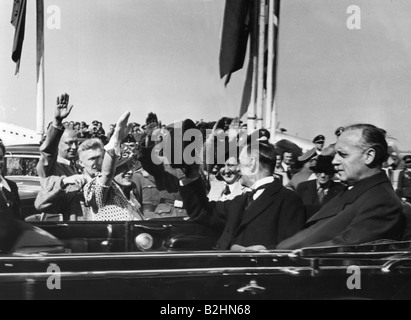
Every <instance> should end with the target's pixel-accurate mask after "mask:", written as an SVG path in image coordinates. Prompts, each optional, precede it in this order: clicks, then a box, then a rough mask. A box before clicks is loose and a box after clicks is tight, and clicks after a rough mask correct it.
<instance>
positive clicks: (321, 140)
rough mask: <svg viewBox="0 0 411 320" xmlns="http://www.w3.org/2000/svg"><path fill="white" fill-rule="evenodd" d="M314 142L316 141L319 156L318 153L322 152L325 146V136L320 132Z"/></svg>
mask: <svg viewBox="0 0 411 320" xmlns="http://www.w3.org/2000/svg"><path fill="white" fill-rule="evenodd" d="M313 143H314V145H315V147H314V150H315V153H316V154H317V156H318V155H320V154H321V151H322V150H323V148H324V143H325V137H324V136H323V135H322V134H319V135H318V136H316V137H315V138H314V139H313Z"/></svg>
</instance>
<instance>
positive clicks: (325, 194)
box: [296, 155, 345, 220]
mask: <svg viewBox="0 0 411 320" xmlns="http://www.w3.org/2000/svg"><path fill="white" fill-rule="evenodd" d="M332 160H333V157H332V156H323V155H319V156H318V158H317V161H316V165H315V166H314V168H313V170H314V172H315V174H316V176H317V179H316V180H309V181H305V182H301V183H300V184H299V185H298V186H297V190H296V191H297V194H298V195H299V196H300V197H301V199H302V201H303V204H304V206H305V208H306V213H307V220H308V219H309V218H311V217H312V216H313V215H314V213H316V212H317V211H318V210H320V208H321V207H322V206H323V205H324V204H325V203H327V202H328V201H329V200H331V199H332V198H334V197H335V196H336V195H337V194H338V193H340V192H341V191H343V190H344V188H345V185H344V184H342V183H339V182H335V181H334V180H333V178H334V175H335V173H336V171H335V169H334V166H333V164H332Z"/></svg>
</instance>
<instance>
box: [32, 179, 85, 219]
mask: <svg viewBox="0 0 411 320" xmlns="http://www.w3.org/2000/svg"><path fill="white" fill-rule="evenodd" d="M63 178H64V177H57V176H50V177H48V178H46V179H44V181H43V183H42V188H41V190H40V192H39V193H38V194H37V197H36V200H35V202H34V206H35V208H36V209H37V210H39V211H41V212H44V213H50V214H62V215H63V219H64V220H70V216H71V215H76V216H82V215H83V214H84V212H83V208H82V202H83V203H84V195H83V192H82V190H79V189H78V188H76V187H75V186H67V187H66V189H62V188H61V183H62V180H63Z"/></svg>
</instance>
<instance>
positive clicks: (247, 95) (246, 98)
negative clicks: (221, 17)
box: [239, 0, 280, 118]
mask: <svg viewBox="0 0 411 320" xmlns="http://www.w3.org/2000/svg"><path fill="white" fill-rule="evenodd" d="M253 9H254V8H253V7H250V17H254V19H255V14H254V13H253ZM279 11H280V1H279V0H275V1H274V19H273V20H274V52H275V56H274V59H275V61H276V60H277V49H278V48H277V45H278V43H277V42H278V21H279V20H278V19H279ZM256 23H257V22H256V21H254V20H253V19H250V27H249V29H250V37H251V38H254V39H251V42H253V41H257V33H256V31H257V29H258V27H257V26H256ZM267 27H268V26H266V28H267ZM266 35H267V32H266ZM265 41H266V44H265V52H264V89H268V88H267V83H266V78H267V62H268V54H267V53H268V51H267V43H268V41H267V36H266V39H265ZM256 47H258V45H256ZM256 55H257V52H253V50H251V53H250V57H249V59H250V60H249V63H248V68H247V74H246V79H245V83H244V88H243V95H242V100H241V105H240V113H239V117H240V118H241V117H242V116H243V115H244V114H245V113H246V112H247V111H248V106H249V105H250V102H251V99H253V97H251V94H252V83H253V77H254V76H255V75H254V70H253V61H252V59H253V58H254V57H255V56H256ZM273 73H274V74H273V78H274V81H273V88H269V90H273V92H274V91H275V85H276V65H275V64H274V70H273Z"/></svg>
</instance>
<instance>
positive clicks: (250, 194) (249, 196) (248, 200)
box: [244, 190, 257, 210]
mask: <svg viewBox="0 0 411 320" xmlns="http://www.w3.org/2000/svg"><path fill="white" fill-rule="evenodd" d="M256 192H257V190H253V191H249V192H247V193H246V194H245V195H246V197H247V198H246V201H245V204H244V208H245V210H247V209H248V207H249V206H250V204H251V202H253V201H254V198H253V197H254V195H255V193H256Z"/></svg>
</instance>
